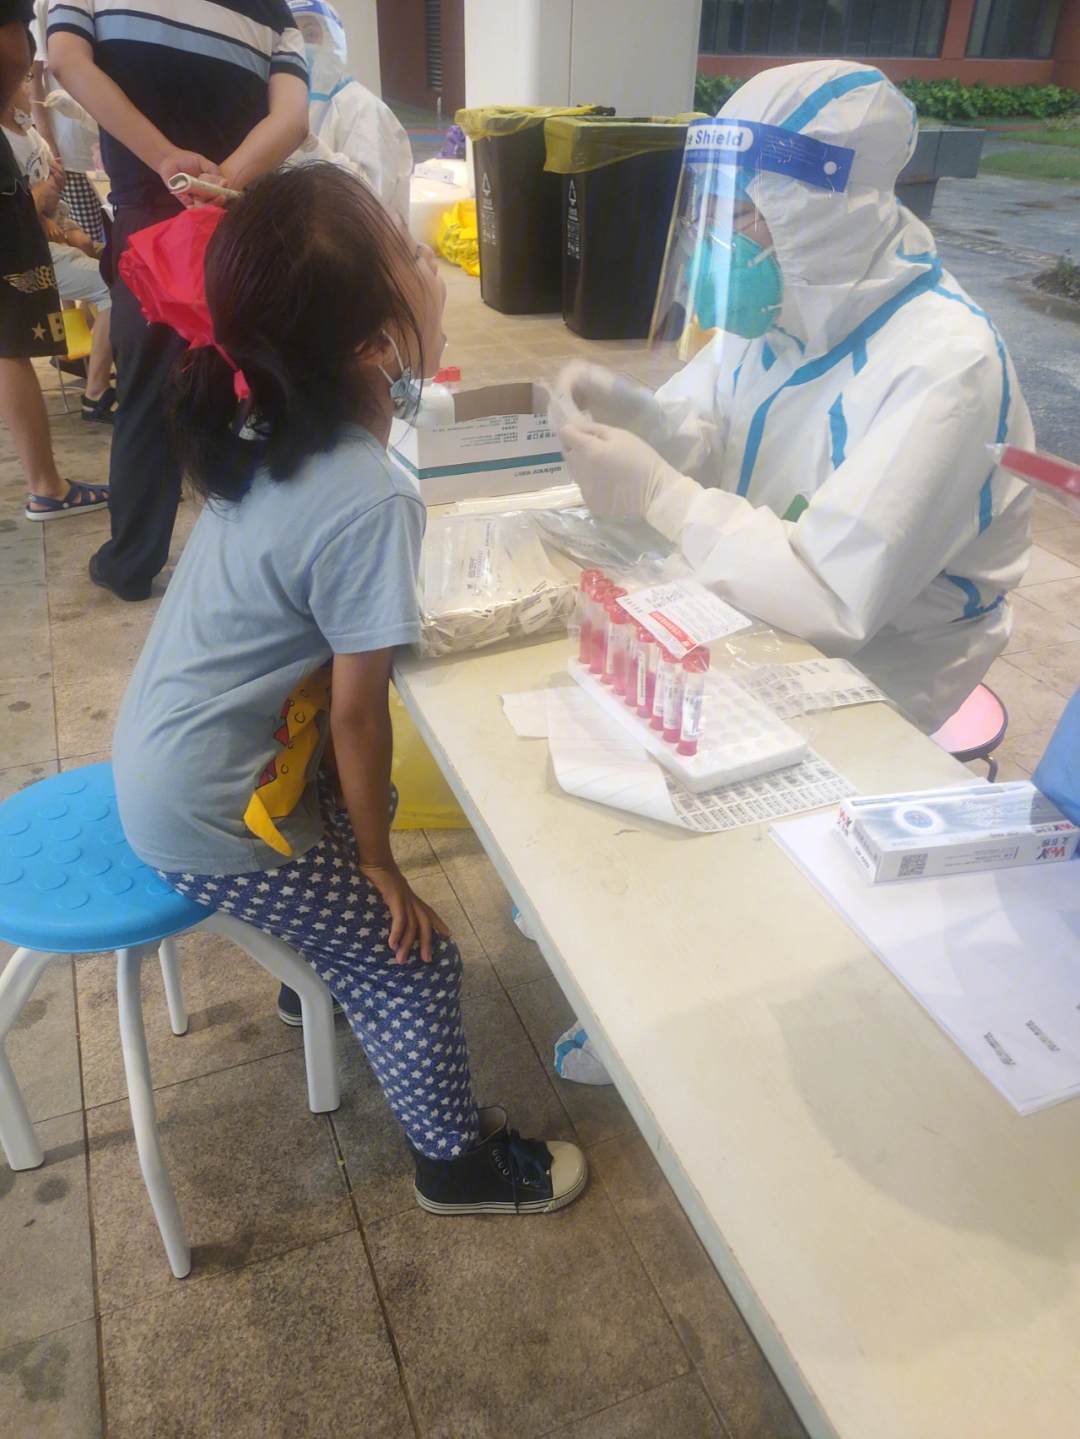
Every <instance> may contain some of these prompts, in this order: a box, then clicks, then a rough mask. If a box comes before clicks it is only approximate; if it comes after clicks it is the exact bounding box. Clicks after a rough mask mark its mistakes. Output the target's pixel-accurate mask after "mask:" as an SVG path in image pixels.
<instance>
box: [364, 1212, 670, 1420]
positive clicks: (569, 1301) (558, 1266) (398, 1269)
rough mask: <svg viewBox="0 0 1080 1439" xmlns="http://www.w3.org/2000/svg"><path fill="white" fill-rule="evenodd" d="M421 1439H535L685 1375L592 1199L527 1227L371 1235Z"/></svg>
mask: <svg viewBox="0 0 1080 1439" xmlns="http://www.w3.org/2000/svg"><path fill="white" fill-rule="evenodd" d="M367 1235H368V1243H369V1246H370V1249H371V1254H372V1262H373V1265H374V1268H375V1273H376V1276H377V1278H378V1282H379V1286H380V1289H381V1291H382V1295H383V1301H384V1304H385V1306H386V1312H387V1315H388V1318H389V1322H390V1326H391V1329H392V1330H393V1333H394V1337H395V1339H396V1341H397V1345H398V1352H399V1353H400V1355H401V1359H402V1363H403V1366H404V1371H405V1376H406V1382H407V1383H408V1385H409V1390H410V1393H411V1395H412V1398H413V1404H414V1407H415V1409H416V1412H417V1414H418V1417H419V1421H420V1428H421V1431H422V1432H423V1433H424V1434H425V1435H426V1436H428V1439H462V1436H464V1435H468V1436H469V1439H507V1436H509V1435H513V1436H515V1439H536V1436H539V1435H543V1434H547V1433H549V1432H550V1431H551V1430H552V1429H557V1428H558V1427H559V1426H560V1425H565V1424H568V1423H570V1422H572V1421H574V1420H577V1419H582V1418H584V1417H585V1416H586V1415H589V1414H593V1413H595V1412H596V1411H597V1410H598V1409H603V1408H606V1407H608V1406H610V1405H612V1404H616V1403H618V1402H620V1401H621V1400H624V1399H628V1398H630V1397H631V1396H632V1395H634V1394H638V1393H641V1392H642V1390H645V1389H652V1388H655V1387H656V1386H657V1385H659V1384H661V1383H663V1382H664V1381H665V1380H668V1379H673V1378H675V1377H676V1376H677V1375H679V1374H684V1373H687V1372H688V1371H689V1368H690V1365H689V1361H688V1360H687V1357H686V1354H685V1352H684V1350H683V1348H682V1345H681V1344H680V1343H679V1341H678V1340H677V1338H676V1336H675V1334H674V1332H673V1330H672V1328H671V1325H670V1323H669V1322H668V1319H667V1317H666V1315H665V1314H664V1312H663V1308H662V1306H661V1305H660V1302H659V1300H658V1299H657V1297H656V1294H655V1291H654V1290H653V1288H652V1286H651V1284H650V1283H649V1281H648V1279H647V1277H646V1275H645V1273H644V1271H643V1270H642V1268H641V1265H640V1263H639V1261H638V1259H637V1257H636V1256H635V1254H634V1253H633V1250H632V1249H631V1247H630V1245H629V1243H628V1242H627V1240H626V1236H625V1235H624V1234H623V1232H622V1230H621V1228H620V1226H619V1225H618V1223H617V1222H616V1220H615V1216H614V1215H613V1213H612V1211H611V1207H610V1204H609V1203H608V1200H607V1198H606V1196H605V1194H604V1192H603V1189H602V1188H601V1187H600V1186H593V1187H592V1188H590V1189H589V1190H587V1191H586V1193H585V1195H584V1196H583V1197H582V1198H581V1199H580V1200H578V1202H577V1203H576V1204H574V1205H571V1206H570V1208H568V1209H565V1210H562V1211H560V1212H559V1213H557V1214H554V1215H543V1216H534V1217H531V1218H520V1219H519V1218H512V1217H505V1218H502V1217H500V1218H475V1219H467V1218H466V1219H462V1218H457V1219H438V1218H434V1217H433V1216H431V1215H429V1214H425V1213H424V1212H423V1211H422V1210H420V1209H415V1210H411V1211H409V1212H408V1213H406V1214H399V1215H395V1216H393V1217H392V1218H389V1219H383V1220H379V1221H378V1222H377V1223H375V1224H372V1225H371V1226H369V1228H368V1230H367Z"/></svg>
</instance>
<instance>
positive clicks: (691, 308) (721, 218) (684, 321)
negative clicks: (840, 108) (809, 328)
mask: <svg viewBox="0 0 1080 1439" xmlns="http://www.w3.org/2000/svg"><path fill="white" fill-rule="evenodd" d="M854 158H855V152H854V150H850V149H846V148H845V147H843V146H840V145H827V144H824V143H823V142H821V141H819V140H813V139H811V138H810V137H809V136H807V135H801V134H799V133H798V132H797V131H794V130H786V129H784V128H783V127H782V126H779V125H764V124H760V123H758V122H756V121H749V120H729V119H717V120H703V121H700V122H698V123H697V124H694V125H691V126H690V128H689V129H688V131H687V134H686V148H685V151H684V154H683V169H682V175H681V177H680V180H679V189H678V194H677V196H676V200H675V211H674V214H673V216H672V221H671V229H670V231H669V234H668V244H667V251H666V254H665V256H664V268H663V272H662V274H661V278H660V287H659V291H658V293H657V299H656V308H655V310H654V312H653V322H652V328H651V330H650V339H651V340H652V341H654V342H656V341H662V340H677V341H678V343H679V354H680V356H681V357H682V358H683V359H689V358H690V356H691V355H693V354H695V353H696V352H697V351H698V350H699V349H700V348H701V347H702V346H703V345H704V344H706V343H707V342H708V340H710V339H711V338H712V336H713V335H714V334H716V333H717V332H718V331H723V332H726V333H728V334H731V335H735V336H738V337H740V338H742V339H756V338H758V337H759V336H761V335H764V334H765V333H766V332H767V331H768V330H769V329H771V328H772V327H773V325H775V324H776V323H777V321H778V318H779V315H780V311H781V308H782V304H783V269H784V266H783V256H782V255H778V254H777V253H776V249H775V246H774V244H773V239H772V235H771V233H770V230H769V225H768V212H771V213H773V214H776V213H777V210H778V207H779V206H780V205H782V204H785V203H786V205H787V206H788V208H789V210H790V211H791V213H796V212H797V207H798V203H799V192H800V190H801V188H802V187H803V186H809V187H811V188H812V189H813V190H816V191H818V192H822V191H824V192H826V193H832V194H835V195H837V196H838V197H839V196H841V195H842V194H843V191H844V189H845V187H846V185H847V182H848V176H849V174H850V173H851V165H852V161H853V160H854ZM773 176H777V177H783V179H785V180H787V181H789V182H790V184H789V185H782V184H781V185H776V184H775V183H773V182H772V177H773ZM766 177H767V179H766ZM763 180H764V181H765V183H764V184H763V183H762V181H763ZM766 189H767V190H768V194H769V198H768V200H767V201H763V198H762V194H761V192H762V191H763V190H766ZM789 228H790V226H785V229H786V230H787V229H789Z"/></svg>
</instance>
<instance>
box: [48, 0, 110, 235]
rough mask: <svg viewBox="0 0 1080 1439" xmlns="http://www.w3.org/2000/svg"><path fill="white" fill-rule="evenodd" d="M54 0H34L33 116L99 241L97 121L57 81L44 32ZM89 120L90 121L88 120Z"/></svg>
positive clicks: (71, 198) (76, 211)
mask: <svg viewBox="0 0 1080 1439" xmlns="http://www.w3.org/2000/svg"><path fill="white" fill-rule="evenodd" d="M48 21H49V0H34V23H33V25H32V26H31V32H30V33H31V35H32V36H33V40H34V45H35V47H36V50H37V54H36V55H35V56H34V63H33V67H32V70H31V74H32V76H33V78H32V79H31V82H30V94H31V98H32V104H31V115H32V117H33V121H34V128H35V130H37V131H38V133H39V134H40V135H41V137H42V139H44V141H45V142H46V144H47V145H48V147H49V149H50V150H51V151H52V152H53V154H54V155H55V156H56V157H57V159H59V160H60V161H61V163H62V164H63V166H64V169H65V170H66V171H67V180H66V181H65V183H64V189H63V193H62V195H61V197H60V198H61V199H62V200H63V202H64V204H65V205H66V206H67V207H68V209H69V210H70V211H71V217H72V219H73V220H74V221H75V223H76V224H77V225H78V227H79V229H80V230H83V231H85V232H86V234H87V235H89V236H90V238H91V240H94V241H96V242H98V243H100V242H101V241H103V240H104V239H105V230H104V224H103V220H102V213H101V201H100V200H99V199H98V193H97V191H96V190H95V189H94V187H93V185H92V184H91V183H90V179H89V176H88V174H87V171H89V170H94V169H96V168H97V166H96V162H95V159H94V144H95V142H96V141H97V137H98V131H97V126H96V125H95V124H94V122H93V120H92V119H91V118H90V116H89V115H87V114H86V112H85V111H83V109H82V107H81V106H80V105H76V104H75V103H74V102H73V101H72V100H71V97H70V96H68V95H66V94H65V93H64V91H63V90H61V89H60V87H59V85H57V83H56V80H55V77H54V76H53V75H52V74H51V73H50V71H49V68H48V65H47V63H46V59H45V32H46V29H47V27H48ZM87 122H88V123H87Z"/></svg>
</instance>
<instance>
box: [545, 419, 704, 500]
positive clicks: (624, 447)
mask: <svg viewBox="0 0 1080 1439" xmlns="http://www.w3.org/2000/svg"><path fill="white" fill-rule="evenodd" d="M559 444H560V446H561V448H562V452H563V454H564V456H565V457H566V463H567V467H568V469H569V470H570V474H571V475H572V476H573V478H574V480H575V482H576V483H577V485H578V486H579V488H580V490H581V493H582V496H583V497H584V500H585V503H586V505H588V507H589V509H590V510H591V511H592V513H593V514H594V515H603V516H606V517H609V518H610V517H613V516H624V515H629V516H635V517H637V516H641V515H644V514H645V512H646V511H647V510H648V509H649V508H650V506H651V505H653V504H654V503H655V502H656V501H657V500H658V499H659V498H660V497H661V496H662V495H663V494H664V493H665V492H666V491H667V490H669V489H670V488H672V486H674V485H679V484H681V483H682V482H683V476H682V475H680V474H679V472H678V470H676V469H673V468H672V466H671V465H669V464H668V462H667V461H666V460H663V459H661V458H660V456H659V455H658V454H657V453H656V451H655V450H654V449H652V448H651V447H650V446H649V445H647V444H646V443H645V441H644V440H639V439H638V437H637V435H632V434H631V433H630V432H629V430H622V429H615V428H613V427H612V426H611V425H598V424H596V423H595V422H594V421H591V420H585V419H578V420H568V421H567V422H566V424H565V425H563V427H562V429H561V430H560V431H559Z"/></svg>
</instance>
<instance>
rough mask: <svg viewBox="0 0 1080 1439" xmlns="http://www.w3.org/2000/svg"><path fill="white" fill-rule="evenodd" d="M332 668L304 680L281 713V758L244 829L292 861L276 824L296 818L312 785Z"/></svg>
mask: <svg viewBox="0 0 1080 1439" xmlns="http://www.w3.org/2000/svg"><path fill="white" fill-rule="evenodd" d="M330 674H331V670H330V666H329V665H324V666H323V668H322V669H320V670H316V671H315V673H314V674H312V675H308V677H307V679H305V680H301V681H300V683H299V684H298V685H297V686H296V688H295V689H294V690H293V692H292V693H291V694H290V695H289V697H288V699H287V700H286V701H285V703H284V705H282V707H281V719H282V721H283V723H282V724H281V726H280V727H279V728H278V729H277V730H275V731H274V738H275V739H276V740H277V741H278V743H279V744H280V745H281V747H282V749H281V753H280V754H278V755H277V756H276V757H275V758H274V759H272V760H271V761H270V763H269V764H268V765H267V766H266V768H265V769H264V770H263V772H262V774H261V775H260V776H259V783H258V785H257V786H256V789H255V793H254V794H253V795H252V796H251V801H250V803H249V804H248V807H247V809H246V811H245V812H244V823H245V824H246V825H247V827H248V829H249V830H251V832H252V834H255V835H258V837H259V839H261V840H264V841H265V842H266V843H267V844H268V845H269V846H270V848H271V849H275V850H277V852H278V854H283V855H285V856H286V858H289V857H291V855H292V846H291V845H290V844H289V842H288V840H287V839H286V838H285V837H284V835H282V833H281V831H280V830H279V829H278V827H277V825H276V824H275V823H274V820H276V819H282V818H283V817H284V816H285V815H287V814H292V812H293V810H294V809H295V808H296V806H297V804H298V803H299V802H300V796H301V795H302V794H303V793H304V789H305V787H306V785H307V771H308V764H309V762H310V760H311V757H312V755H313V754H314V753H315V750H316V749H317V747H318V745H319V742H320V740H321V738H322V731H321V729H320V728H319V715H320V714H328V713H329V711H330Z"/></svg>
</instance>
